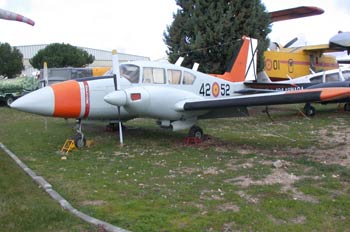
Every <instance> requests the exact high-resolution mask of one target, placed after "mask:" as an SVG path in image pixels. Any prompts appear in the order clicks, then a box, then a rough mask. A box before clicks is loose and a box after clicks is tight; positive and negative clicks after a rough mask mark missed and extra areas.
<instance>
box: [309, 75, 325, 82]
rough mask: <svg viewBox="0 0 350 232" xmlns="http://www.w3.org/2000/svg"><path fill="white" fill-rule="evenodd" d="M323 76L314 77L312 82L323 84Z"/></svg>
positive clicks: (311, 79)
mask: <svg viewBox="0 0 350 232" xmlns="http://www.w3.org/2000/svg"><path fill="white" fill-rule="evenodd" d="M322 76H323V75H319V76H315V77H312V78H310V82H311V83H322Z"/></svg>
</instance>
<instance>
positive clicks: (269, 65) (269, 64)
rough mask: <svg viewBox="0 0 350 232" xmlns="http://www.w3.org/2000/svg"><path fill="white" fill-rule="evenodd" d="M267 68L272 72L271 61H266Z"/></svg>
mask: <svg viewBox="0 0 350 232" xmlns="http://www.w3.org/2000/svg"><path fill="white" fill-rule="evenodd" d="M265 68H266V70H268V71H270V70H271V68H272V61H271V60H270V59H266V60H265Z"/></svg>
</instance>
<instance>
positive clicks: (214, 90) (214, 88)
mask: <svg viewBox="0 0 350 232" xmlns="http://www.w3.org/2000/svg"><path fill="white" fill-rule="evenodd" d="M211 89H212V93H213V96H214V97H217V96H219V93H220V87H219V84H218V83H216V82H214V83H213V86H212V88H211Z"/></svg>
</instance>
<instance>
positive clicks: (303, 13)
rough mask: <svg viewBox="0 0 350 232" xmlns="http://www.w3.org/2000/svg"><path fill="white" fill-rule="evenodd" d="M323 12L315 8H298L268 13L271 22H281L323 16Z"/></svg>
mask: <svg viewBox="0 0 350 232" xmlns="http://www.w3.org/2000/svg"><path fill="white" fill-rule="evenodd" d="M323 12H324V10H322V9H321V8H318V7H315V6H300V7H295V8H290V9H285V10H279V11H274V12H270V17H271V22H277V21H282V20H289V19H296V18H302V17H309V16H313V15H320V14H323Z"/></svg>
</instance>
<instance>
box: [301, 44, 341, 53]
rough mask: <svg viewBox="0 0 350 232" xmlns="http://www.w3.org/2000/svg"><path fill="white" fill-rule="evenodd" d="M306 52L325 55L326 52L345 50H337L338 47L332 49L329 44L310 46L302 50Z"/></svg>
mask: <svg viewBox="0 0 350 232" xmlns="http://www.w3.org/2000/svg"><path fill="white" fill-rule="evenodd" d="M302 50H303V51H305V52H310V53H314V52H319V53H325V52H339V51H342V50H344V49H340V48H336V47H330V46H329V44H320V45H309V46H305V47H303V48H302Z"/></svg>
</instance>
